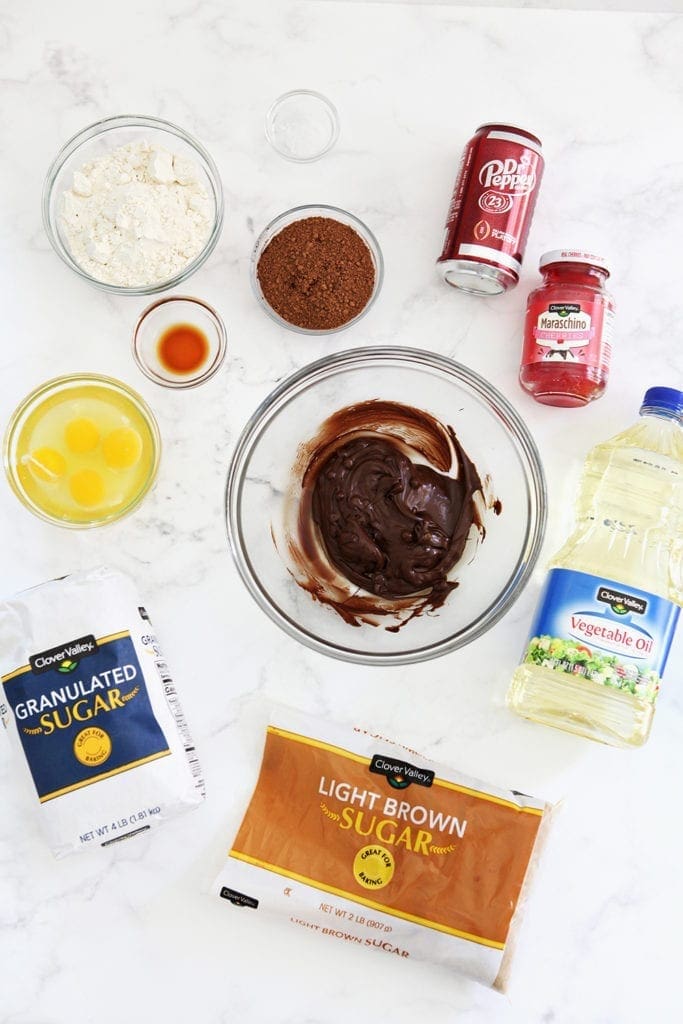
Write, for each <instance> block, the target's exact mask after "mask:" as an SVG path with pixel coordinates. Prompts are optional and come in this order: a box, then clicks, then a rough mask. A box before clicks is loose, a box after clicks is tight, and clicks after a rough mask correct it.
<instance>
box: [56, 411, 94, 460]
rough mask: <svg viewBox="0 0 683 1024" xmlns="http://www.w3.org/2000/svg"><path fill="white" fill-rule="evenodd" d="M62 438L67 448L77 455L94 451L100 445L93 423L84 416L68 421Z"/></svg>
mask: <svg viewBox="0 0 683 1024" xmlns="http://www.w3.org/2000/svg"><path fill="white" fill-rule="evenodd" d="M64 436H65V438H66V443H67V445H68V447H69V448H70V449H71V451H72V452H75V453H76V454H77V455H83V454H85V452H92V451H94V450H95V448H97V446H98V444H99V443H100V432H99V430H98V429H97V427H96V425H95V424H94V423H93V421H92V420H89V419H87V417H85V416H78V417H77V418H76V419H75V420H70V421H69V422H68V423H67V425H66V429H65V430H64Z"/></svg>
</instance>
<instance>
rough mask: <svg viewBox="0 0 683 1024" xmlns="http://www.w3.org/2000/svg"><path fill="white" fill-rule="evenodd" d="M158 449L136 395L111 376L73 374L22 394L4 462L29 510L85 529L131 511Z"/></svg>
mask: <svg viewBox="0 0 683 1024" xmlns="http://www.w3.org/2000/svg"><path fill="white" fill-rule="evenodd" d="M160 452H161V438H160V435H159V428H158V426H157V423H156V420H155V418H154V415H153V413H152V411H151V409H150V408H149V406H148V405H147V403H146V402H145V401H144V400H143V399H142V398H141V397H140V395H138V394H137V393H136V392H135V391H133V390H132V388H129V387H128V386H127V385H126V384H123V383H122V382H121V381H118V380H114V379H113V378H111V377H104V376H100V375H98V374H86V373H79V374H71V375H68V376H64V377H57V378H55V379H53V380H49V381H47V382H46V383H45V384H42V385H41V386H40V387H39V388H36V390H35V391H32V392H31V394H29V395H27V397H26V398H25V399H24V400H23V402H21V404H20V405H19V406H18V408H17V409H16V410H15V412H14V414H13V415H12V417H11V419H10V422H9V425H8V427H7V431H6V433H5V441H4V448H3V459H4V465H5V472H6V474H7V479H8V480H9V483H10V486H11V487H12V490H13V491H14V493H15V494H16V495H17V497H18V498H19V500H20V501H21V502H22V504H23V505H24V506H25V507H26V508H27V509H29V511H31V512H33V513H34V515H37V516H39V517H40V518H41V519H45V520H46V521H47V522H50V523H55V524H56V525H58V526H67V527H74V528H78V527H81V528H83V527H91V526H100V525H102V524H104V523H110V522H114V521H115V520H117V519H121V518H122V517H123V516H125V515H127V514H128V513H129V512H132V511H133V509H134V508H136V507H137V506H138V505H139V504H140V502H141V501H142V499H143V498H144V496H145V494H147V492H148V491H149V490H150V488H151V487H152V484H153V483H154V479H155V477H156V473H157V469H158V466H159V456H160Z"/></svg>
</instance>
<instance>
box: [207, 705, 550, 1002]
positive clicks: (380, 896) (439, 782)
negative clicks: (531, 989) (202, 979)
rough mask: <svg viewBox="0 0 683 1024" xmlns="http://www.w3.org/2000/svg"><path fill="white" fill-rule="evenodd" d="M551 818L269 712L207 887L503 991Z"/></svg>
mask: <svg viewBox="0 0 683 1024" xmlns="http://www.w3.org/2000/svg"><path fill="white" fill-rule="evenodd" d="M549 810H550V806H549V805H548V804H546V803H544V802H543V801H541V800H536V799H534V798H533V797H528V796H525V795H523V794H521V793H517V792H514V791H503V790H500V789H498V788H496V787H494V786H491V785H489V784H488V783H484V782H481V781H479V780H476V779H472V778H468V777H466V776H464V775H461V774H460V773H458V772H456V771H454V770H453V769H450V768H446V767H445V766H443V765H440V764H435V763H433V762H429V761H427V760H426V759H425V758H423V757H421V756H420V755H419V754H417V753H416V752H413V751H410V750H408V749H407V748H403V747H399V746H397V745H395V744H393V743H391V742H390V741H387V740H385V739H382V738H379V737H377V736H372V735H370V734H368V733H366V732H364V731H362V730H359V729H354V728H351V727H344V726H340V725H336V724H334V723H331V722H329V721H323V720H317V719H314V718H310V717H308V716H304V715H300V714H298V713H296V712H290V711H287V710H285V709H278V711H277V713H275V714H274V715H271V717H270V724H269V725H268V728H267V732H266V743H265V750H264V754H263V762H262V765H261V772H260V775H259V779H258V783H257V785H256V789H255V791H254V793H253V796H252V799H251V803H250V804H249V807H248V810H247V813H246V814H245V816H244V819H243V821H242V825H241V827H240V829H239V832H238V834H237V837H236V838H235V841H234V843H233V845H232V848H231V849H230V852H229V856H228V859H227V862H226V864H225V866H224V867H223V869H222V871H221V872H220V874H219V876H218V878H217V879H216V882H215V886H214V888H215V892H216V894H217V895H219V896H221V897H223V899H225V900H226V901H228V902H230V903H232V904H233V905H234V906H238V907H241V908H250V909H253V910H261V911H265V912H267V913H275V914H279V915H281V916H282V917H283V918H284V920H285V921H287V922H288V923H289V924H290V925H294V926H295V927H298V928H305V929H307V930H309V931H312V932H316V933H318V934H319V935H322V936H325V937H326V938H327V939H329V938H330V937H332V938H335V939H337V940H338V941H341V942H349V943H353V944H354V945H358V946H361V947H363V948H364V949H368V950H370V949H372V950H378V951H381V952H384V953H387V954H390V955H392V956H394V957H396V958H397V959H400V960H408V959H412V958H415V959H422V960H430V961H433V962H435V963H439V964H443V965H445V966H448V967H452V968H453V969H455V970H457V971H459V972H460V973H462V974H465V975H467V976H468V977H470V978H473V979H474V980H476V981H479V982H482V983H483V984H485V985H490V986H495V987H499V988H502V987H503V979H504V976H505V974H506V971H507V958H508V952H509V947H510V942H511V939H512V936H513V933H514V931H515V929H516V926H517V917H518V911H519V907H520V903H521V897H522V893H523V890H524V887H525V885H526V883H527V878H528V874H529V869H530V865H531V863H532V861H533V860H534V858H535V857H536V855H537V851H538V846H539V842H540V839H541V836H542V833H543V831H544V828H545V825H546V822H547V820H548V812H549ZM245 912H246V910H245Z"/></svg>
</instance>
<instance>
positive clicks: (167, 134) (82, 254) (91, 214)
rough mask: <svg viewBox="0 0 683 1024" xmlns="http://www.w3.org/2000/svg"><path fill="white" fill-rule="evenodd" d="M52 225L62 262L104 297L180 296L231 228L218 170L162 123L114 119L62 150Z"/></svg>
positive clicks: (50, 189)
mask: <svg viewBox="0 0 683 1024" xmlns="http://www.w3.org/2000/svg"><path fill="white" fill-rule="evenodd" d="M43 222H44V225H45V230H46V232H47V236H48V238H49V239H50V242H51V244H52V247H53V248H54V250H55V252H56V253H57V255H58V256H59V257H60V258H61V259H62V260H63V261H64V262H65V263H66V264H67V266H69V267H71V269H72V270H74V271H75V272H76V273H77V274H78V275H79V277H81V278H83V279H84V280H86V281H88V282H89V283H90V284H92V285H95V287H97V288H101V289H103V290H104V291H108V292H114V293H120V294H123V295H151V294H153V293H155V292H160V291H165V290H166V289H167V288H174V287H175V286H176V285H178V284H180V283H181V282H182V281H185V280H186V279H187V278H188V277H189V276H190V275H191V274H193V273H194V272H195V270H197V269H198V268H199V267H201V266H202V264H203V263H204V262H205V261H206V259H207V258H208V257H209V256H210V254H211V253H212V252H213V250H214V248H215V246H216V243H217V241H218V238H219V235H220V232H221V227H222V225H223V189H222V187H221V181H220V177H219V175H218V170H217V168H216V165H215V163H214V162H213V160H212V159H211V156H210V155H209V154H208V153H207V151H206V150H205V149H204V147H203V146H201V145H200V143H199V142H197V141H196V140H195V139H193V138H192V136H191V135H188V133H187V132H185V131H183V129H182V128H178V127H177V126H176V125H174V124H171V123H170V122H169V121H162V120H160V119H158V118H155V117H133V116H130V117H127V116H126V117H124V116H121V117H110V118H106V119H105V120H103V121H98V122H97V123H96V124H92V125H90V126H89V127H88V128H84V129H83V131H80V132H79V133H78V134H77V135H74V136H73V138H71V139H69V141H68V142H67V143H66V144H65V145H64V146H63V147H62V149H61V150H60V152H59V153H58V154H57V156H56V157H55V159H54V161H53V162H52V165H51V167H50V169H49V171H48V173H47V177H46V180H45V187H44V189H43Z"/></svg>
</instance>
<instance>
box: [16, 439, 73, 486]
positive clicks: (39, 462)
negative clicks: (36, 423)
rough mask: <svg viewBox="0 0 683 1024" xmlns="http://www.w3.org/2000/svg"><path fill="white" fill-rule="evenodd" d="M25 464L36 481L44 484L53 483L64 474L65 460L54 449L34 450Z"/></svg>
mask: <svg viewBox="0 0 683 1024" xmlns="http://www.w3.org/2000/svg"><path fill="white" fill-rule="evenodd" d="M23 461H24V460H23V459H22V462H23ZM26 462H28V465H29V468H30V470H31V472H32V473H33V475H34V477H35V478H36V480H42V481H43V482H44V483H48V484H51V483H54V482H55V481H56V480H59V479H60V477H63V476H64V474H65V473H66V459H65V458H64V456H63V455H62V453H61V452H58V451H57V450H56V449H55V448H36V449H35V451H32V452H31V454H30V455H29V457H28V459H26Z"/></svg>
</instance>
